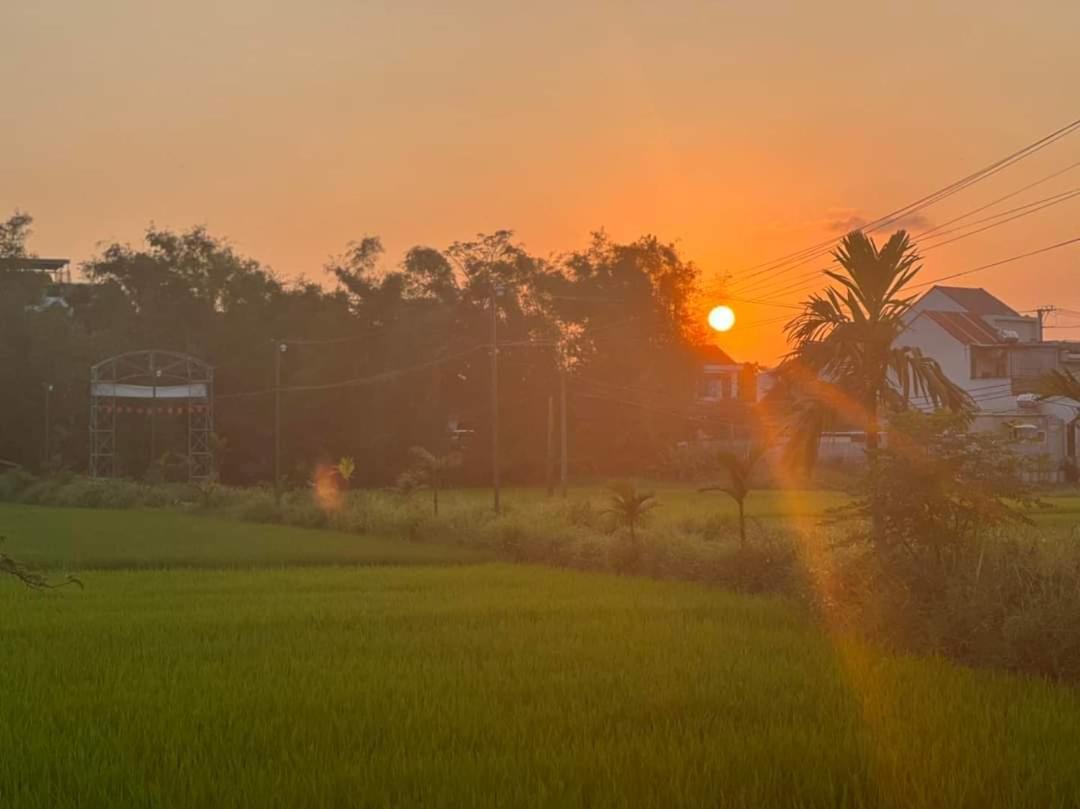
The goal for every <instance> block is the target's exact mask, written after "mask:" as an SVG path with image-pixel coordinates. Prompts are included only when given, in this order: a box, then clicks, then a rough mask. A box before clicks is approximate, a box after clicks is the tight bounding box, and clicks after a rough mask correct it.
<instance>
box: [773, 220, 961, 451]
mask: <svg viewBox="0 0 1080 809" xmlns="http://www.w3.org/2000/svg"><path fill="white" fill-rule="evenodd" d="M833 258H834V259H835V261H836V263H837V264H838V265H839V268H840V269H839V270H828V271H826V272H825V275H826V276H827V277H828V278H829V279H831V280H832V281H833V282H834V283H835V284H836V286H833V287H829V288H828V289H826V290H825V291H824V292H822V293H815V294H813V295H811V296H810V297H809V299H807V301H806V302H805V303H804V304H803V311H802V312H801V313H800V314H799V315H798V316H797V317H795V318H794V319H793V320H792V321H791V322H790V323H788V324H787V327H786V331H787V334H788V339H789V340H790V341H791V343H792V345H793V348H792V351H791V352H790V354H789V355H788V356H787V358H786V359H785V361H784V363H783V364H782V365H781V369H780V374H781V376H783V377H784V379H785V382H786V383H787V384H786V385H785V386H781V387H780V388H778V390H777V394H776V395H777V396H779V395H782V393H783V392H786V393H787V394H788V395H789V396H793V398H794V400H795V405H794V407H792V408H791V409H793V410H794V412H795V414H796V417H795V419H794V422H793V426H792V430H793V437H792V440H791V442H790V443H789V445H788V448H789V456H790V459H791V460H792V461H793V462H794V463H796V464H797V465H799V466H802V467H806V466H809V465H811V464H812V463H813V462H814V460H815V459H816V456H817V447H818V439H819V438H820V436H821V433H822V431H824V430H825V429H827V427H828V426H829V425H830V424H835V423H837V422H838V421H839V422H842V423H846V424H850V425H855V426H856V427H857V428H859V429H862V430H865V431H866V434H867V447H868V449H870V450H873V449H875V448H876V447H877V444H878V434H879V429H880V425H879V421H880V418H881V414H882V411H883V410H887V411H888V412H890V413H891V412H896V411H899V410H903V409H906V408H907V407H909V402H910V400H911V399H912V398H918V399H921V400H923V401H925V402H926V403H927V404H929V405H931V406H933V407H940V408H946V409H949V410H952V411H954V412H963V411H965V410H967V409H969V408H970V406H971V402H970V397H969V396H968V395H967V394H966V393H965V392H964V391H963V390H962V389H961V388H959V387H958V386H957V385H956V384H955V383H953V382H952V381H951V380H950V379H949V378H948V377H947V376H946V375H945V373H944V372H943V371H942V370H941V367H940V366H939V365H938V364H937V362H936V361H935V360H933V359H931V358H929V357H926V356H924V355H923V354H922V352H921V351H919V350H918V349H916V348H910V347H905V346H898V345H896V341H897V338H898V337H899V336H900V334H901V332H902V331H903V330H904V328H905V323H904V315H905V314H906V313H907V311H908V310H909V309H910V307H911V304H912V303H913V301H914V299H915V296H914V295H912V294H910V287H911V284H912V281H913V280H914V279H915V278H916V276H917V274H918V272H919V269H920V266H919V261H920V257H919V254H918V252H917V251H916V249H915V245H914V244H912V242H911V240H910V238H909V237H908V234H907V233H906V232H905V231H903V230H900V231H897V232H896V233H894V234H893V236H892V237H891V238H890V239H889V240H888V241H887V242H886V243H885V244H884V245H883V246H882V247H881V248H880V249H879V248H878V246H877V244H876V243H875V242H874V240H873V238H871V237H869V236H867V235H865V234H863V233H862V232H861V231H854V232H852V233H849V234H848V235H847V236H845V237H844V239H843V240H842V241H841V243H840V246H839V247H838V248H837V249H836V251H834V253H833Z"/></svg>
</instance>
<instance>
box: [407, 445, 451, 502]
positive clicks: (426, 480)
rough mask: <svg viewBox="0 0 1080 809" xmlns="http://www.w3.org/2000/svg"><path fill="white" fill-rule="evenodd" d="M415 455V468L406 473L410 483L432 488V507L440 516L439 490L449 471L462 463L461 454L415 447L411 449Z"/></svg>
mask: <svg viewBox="0 0 1080 809" xmlns="http://www.w3.org/2000/svg"><path fill="white" fill-rule="evenodd" d="M409 452H410V454H411V455H412V456H413V463H414V468H413V470H412V472H411V473H409V474H408V475H406V476H405V477H406V479H407V482H408V484H411V487H412V488H419V487H422V486H427V487H428V488H429V489H431V507H432V510H433V512H434V514H435V516H436V517H438V516H439V491H440V490H441V489H442V486H443V482H444V481H445V479H446V475H447V473H448V472H449V471H450V470H451V469H454V468H455V467H457V466H460V465H461V456H460V455H458V454H457V453H455V452H449V453H447V454H446V455H436V454H435V453H433V452H431V451H430V450H427V449H425V448H424V447H413V448H412V449H410V450H409Z"/></svg>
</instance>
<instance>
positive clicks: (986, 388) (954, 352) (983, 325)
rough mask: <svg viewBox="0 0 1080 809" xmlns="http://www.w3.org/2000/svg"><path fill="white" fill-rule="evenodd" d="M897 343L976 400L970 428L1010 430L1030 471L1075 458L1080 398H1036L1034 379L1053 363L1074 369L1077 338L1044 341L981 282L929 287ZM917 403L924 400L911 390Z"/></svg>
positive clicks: (1046, 471) (1047, 471)
mask: <svg viewBox="0 0 1080 809" xmlns="http://www.w3.org/2000/svg"><path fill="white" fill-rule="evenodd" d="M906 320H907V328H906V329H905V331H904V332H903V334H902V335H901V337H900V341H899V344H900V345H903V346H910V347H912V348H918V349H919V350H920V351H922V353H923V354H925V355H926V356H928V357H931V358H933V359H934V360H936V361H937V362H938V364H939V365H940V366H941V369H942V370H943V371H944V372H945V375H946V376H948V378H949V379H951V380H952V381H953V382H954V383H956V384H957V385H958V386H960V387H961V388H963V389H964V390H965V391H967V393H968V394H969V395H970V396H971V398H972V400H973V401H974V402H975V405H976V408H977V409H976V413H975V419H974V421H973V425H972V426H973V429H976V430H1001V431H1008V432H1010V433H1011V434H1012V435H1013V436H1014V437H1015V438H1017V439H1018V444H1017V447H1018V451H1019V452H1021V453H1023V454H1025V455H1030V456H1032V457H1033V458H1034V459H1035V466H1037V468H1038V472H1037V477H1039V478H1040V479H1043V480H1047V481H1058V480H1061V479H1063V478H1064V476H1065V474H1066V468H1067V467H1068V466H1070V465H1072V466H1073V467H1075V465H1076V463H1077V452H1076V448H1077V438H1078V429H1080V420H1078V416H1080V402H1075V401H1072V400H1062V399H1053V400H1041V399H1039V397H1038V396H1036V395H1035V390H1036V388H1037V384H1038V381H1039V380H1040V379H1041V378H1042V377H1044V376H1045V375H1046V374H1048V373H1049V372H1050V371H1054V370H1064V371H1070V372H1072V373H1075V374H1080V342H1073V341H1066V340H1049V341H1048V340H1044V339H1043V328H1042V321H1041V318H1040V317H1038V316H1032V315H1025V314H1021V313H1019V312H1017V311H1016V310H1014V309H1013V308H1011V307H1010V306H1008V305H1007V304H1006V303H1004V302H1003V301H1001V300H999V299H998V298H996V297H994V296H993V295H991V294H990V293H989V292H987V291H986V290H984V289H971V288H966V287H943V286H935V287H932V288H931V289H930V290H929V291H928V292H927V293H926V294H925V295H923V296H922V297H921V298H919V300H917V301H916V302H915V303H914V305H912V307H911V309H910V310H909V311H908V313H907V315H906ZM911 401H912V404H914V405H915V406H916V407H921V408H923V409H929V408H930V407H931V404H930V403H929V402H928V401H927V400H926V399H925V398H921V397H912V400H911Z"/></svg>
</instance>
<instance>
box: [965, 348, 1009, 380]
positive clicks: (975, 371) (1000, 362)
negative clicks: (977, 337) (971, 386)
mask: <svg viewBox="0 0 1080 809" xmlns="http://www.w3.org/2000/svg"><path fill="white" fill-rule="evenodd" d="M1008 367H1009V366H1008V357H1007V355H1006V354H1005V349H1003V348H987V347H985V346H972V347H971V378H972V379H1004V378H1005V377H1007V376H1008V375H1009V370H1008Z"/></svg>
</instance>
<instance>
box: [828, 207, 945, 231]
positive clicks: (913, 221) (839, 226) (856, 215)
mask: <svg viewBox="0 0 1080 809" xmlns="http://www.w3.org/2000/svg"><path fill="white" fill-rule="evenodd" d="M871 221H873V220H871V219H869V218H868V217H866V216H864V215H863V214H862V212H860V211H858V210H857V209H855V208H834V209H832V210H830V211H829V212H828V213H827V214H826V216H825V220H824V222H823V223H822V227H823V228H824V229H825V230H826V231H828V232H829V233H850V232H851V231H853V230H860V229H862V228H864V227H865V226H866V225H867V223H869V222H871ZM931 225H932V222H931V220H930V219H929V218H928V217H926V216H924V215H923V214H921V213H919V212H918V211H915V212H914V213H909V214H905V215H904V216H901V217H900V218H899V219H897V220H896V221H895V222H890V223H889V225H888V226H887V227H886V228H885V230H887V231H889V232H890V233H891V232H893V231H896V230H911V231H919V230H925V229H926V228H928V227H931Z"/></svg>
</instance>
